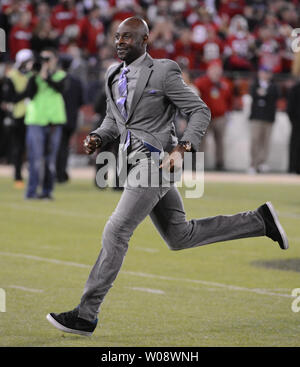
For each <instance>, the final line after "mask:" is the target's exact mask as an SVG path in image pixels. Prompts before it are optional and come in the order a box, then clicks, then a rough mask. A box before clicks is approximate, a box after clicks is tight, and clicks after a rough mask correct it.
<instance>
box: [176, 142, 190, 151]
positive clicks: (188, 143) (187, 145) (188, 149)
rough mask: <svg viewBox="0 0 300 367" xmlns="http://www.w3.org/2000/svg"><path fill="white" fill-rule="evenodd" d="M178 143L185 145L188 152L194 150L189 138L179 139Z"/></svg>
mask: <svg viewBox="0 0 300 367" xmlns="http://www.w3.org/2000/svg"><path fill="white" fill-rule="evenodd" d="M178 145H180V146H181V147H183V148H184V149H185V151H186V152H191V151H192V143H191V142H189V141H187V140H179V141H178Z"/></svg>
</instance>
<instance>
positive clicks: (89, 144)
mask: <svg viewBox="0 0 300 367" xmlns="http://www.w3.org/2000/svg"><path fill="white" fill-rule="evenodd" d="M100 145H101V139H100V137H99V136H98V135H88V136H87V137H86V138H85V140H84V142H83V146H84V149H85V152H86V154H92V153H94V152H95V150H96V149H97V148H99V147H100Z"/></svg>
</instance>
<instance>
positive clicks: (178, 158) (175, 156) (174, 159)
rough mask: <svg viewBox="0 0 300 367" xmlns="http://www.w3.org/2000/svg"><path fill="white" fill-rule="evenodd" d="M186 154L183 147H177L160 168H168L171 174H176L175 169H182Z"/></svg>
mask: <svg viewBox="0 0 300 367" xmlns="http://www.w3.org/2000/svg"><path fill="white" fill-rule="evenodd" d="M185 152H186V150H185V148H184V147H183V146H182V145H176V147H175V148H174V149H173V150H172V152H171V153H170V154H168V155H167V156H166V158H164V160H163V161H162V164H161V165H160V167H159V168H167V169H168V170H169V172H174V169H175V168H177V169H181V168H182V162H183V156H184V153H185Z"/></svg>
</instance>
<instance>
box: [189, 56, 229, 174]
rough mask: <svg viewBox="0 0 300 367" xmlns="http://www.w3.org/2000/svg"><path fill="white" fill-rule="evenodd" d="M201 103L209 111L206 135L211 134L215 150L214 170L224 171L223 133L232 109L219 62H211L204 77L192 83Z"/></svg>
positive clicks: (227, 84) (226, 81) (227, 81)
mask: <svg viewBox="0 0 300 367" xmlns="http://www.w3.org/2000/svg"><path fill="white" fill-rule="evenodd" d="M194 84H195V86H196V87H197V88H198V90H199V93H200V96H201V98H202V99H203V101H204V102H205V103H206V104H207V106H208V107H209V108H210V111H211V123H210V124H209V128H208V131H207V134H212V135H213V137H214V141H215V148H216V159H215V161H216V169H217V170H223V169H224V143H223V140H224V133H225V126H226V121H227V113H228V112H229V111H230V110H231V107H232V83H231V82H230V81H229V80H228V79H227V78H225V77H224V76H223V66H222V62H221V61H220V60H214V61H212V62H211V63H210V64H209V66H208V68H207V72H206V75H204V76H201V77H199V78H197V79H196V80H195V82H194ZM207 134H206V136H205V137H204V139H203V143H202V144H203V145H202V150H203V151H204V152H205V151H206V148H207V147H206V139H207Z"/></svg>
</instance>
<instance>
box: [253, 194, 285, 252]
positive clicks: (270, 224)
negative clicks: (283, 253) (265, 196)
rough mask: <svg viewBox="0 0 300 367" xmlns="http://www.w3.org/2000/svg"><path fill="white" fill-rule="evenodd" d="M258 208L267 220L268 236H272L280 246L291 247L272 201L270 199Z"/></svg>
mask: <svg viewBox="0 0 300 367" xmlns="http://www.w3.org/2000/svg"><path fill="white" fill-rule="evenodd" d="M257 210H258V212H259V214H260V215H261V216H262V218H263V220H264V222H265V226H266V236H267V237H269V238H271V239H272V240H273V241H275V242H278V243H279V246H280V248H282V249H283V250H287V249H288V248H289V242H288V238H287V235H286V233H285V231H284V229H283V227H282V225H281V224H280V222H279V219H278V216H277V214H276V211H275V209H274V207H273V205H272V203H271V202H270V201H268V202H266V203H265V204H263V205H262V206H260V207H259V208H258V209H257Z"/></svg>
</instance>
